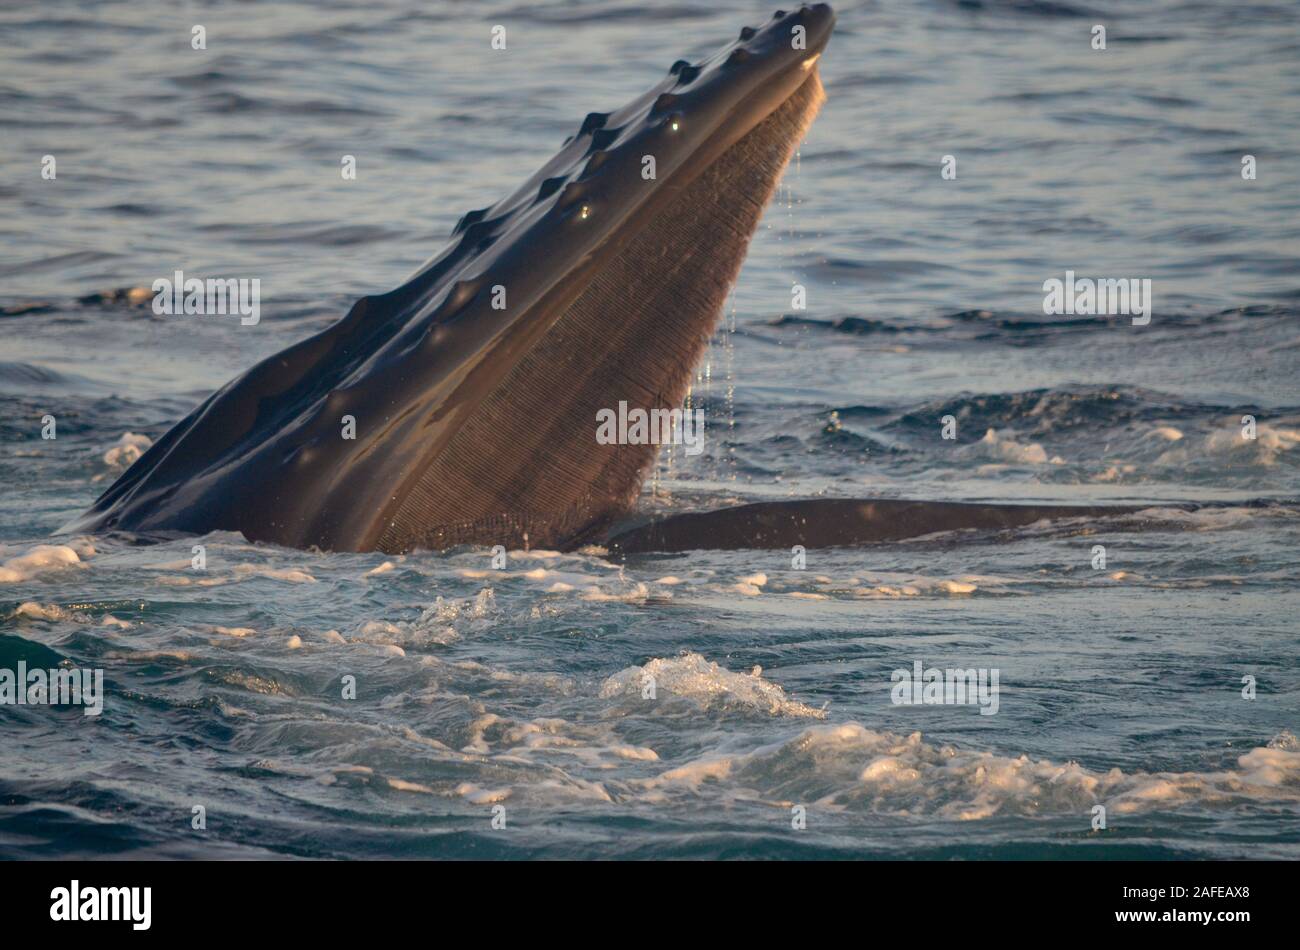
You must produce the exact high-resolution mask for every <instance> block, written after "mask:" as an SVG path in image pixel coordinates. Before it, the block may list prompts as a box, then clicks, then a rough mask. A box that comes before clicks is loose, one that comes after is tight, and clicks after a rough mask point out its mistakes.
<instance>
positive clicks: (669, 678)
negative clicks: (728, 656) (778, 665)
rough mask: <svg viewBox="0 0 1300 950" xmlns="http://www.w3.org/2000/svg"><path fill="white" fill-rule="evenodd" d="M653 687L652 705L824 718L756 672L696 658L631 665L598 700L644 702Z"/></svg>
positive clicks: (606, 684)
mask: <svg viewBox="0 0 1300 950" xmlns="http://www.w3.org/2000/svg"><path fill="white" fill-rule="evenodd" d="M650 682H653V684H654V692H655V697H656V700H658V699H660V698H662V697H663V695H664V694H668V695H671V696H679V697H684V698H687V699H692V700H695V701H697V702H699V703H701V704H702V705H705V706H712V705H714V704H717V705H720V706H722V707H723V708H733V709H742V710H750V711H759V712H764V713H768V714H769V715H773V716H806V717H809V718H813V719H823V718H825V716H826V713H825V711H824V710H820V709H813V708H812V707H811V706H805V705H804V704H803V703H801V702H798V701H796V700H793V699H791V698H790V697H788V696H787V695H786V693H785V690H783V689H782V688H781V687H780V686H778V685H777V684H775V683H772V682H769V681H768V680H766V679H764V678H763V672H762V670H761V669H759V668H758V667H755V668H754V669H753V670H751V671H750V672H749V673H733V672H732V671H731V670H728V669H725V668H724V667H721V666H719V665H718V664H717V663H714V662H711V661H710V660H706V659H705V658H704V657H702V656H700V654H698V653H685V654H683V655H682V656H679V657H674V658H672V659H654V660H651V661H650V662H649V663H646V664H645V665H644V666H629V667H627V668H626V669H624V670H621V671H620V672H618V673H615V674H614V675H613V676H611V677H609V678H608V679H607V680H605V682H604V683H603V684H602V685H601V687H600V696H601V698H602V699H616V698H617V699H632V700H633V701H635V702H653V701H656V700H648V699H642V696H643V695H644V693H645V689H646V684H647V683H650Z"/></svg>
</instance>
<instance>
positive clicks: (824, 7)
mask: <svg viewBox="0 0 1300 950" xmlns="http://www.w3.org/2000/svg"><path fill="white" fill-rule="evenodd" d="M786 18H788V20H787V22H790V21H793V22H796V23H799V24H800V25H802V26H803V27H804V29H805V30H807V33H808V49H809V50H811V51H813V52H820V50H821V48H822V47H823V46H825V45H826V41H827V40H828V39H830V35H831V30H833V29H834V28H835V11H834V10H833V9H832V8H831V5H830V4H829V3H812V4H808V3H805V4H804V5H803V6H801V7H799V8H798V9H797V10H795V11H794V12H792V13H789V14H787V13H784V12H783V11H777V15H776V17H775V19H780V20H786Z"/></svg>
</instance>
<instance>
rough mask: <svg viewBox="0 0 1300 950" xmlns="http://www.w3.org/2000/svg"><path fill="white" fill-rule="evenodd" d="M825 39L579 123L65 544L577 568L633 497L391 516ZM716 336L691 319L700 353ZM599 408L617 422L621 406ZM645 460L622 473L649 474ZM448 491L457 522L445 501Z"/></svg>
mask: <svg viewBox="0 0 1300 950" xmlns="http://www.w3.org/2000/svg"><path fill="white" fill-rule="evenodd" d="M833 22H834V17H833V14H832V13H831V11H830V8H829V7H827V6H825V5H818V6H816V7H812V8H809V7H804V8H802V9H800V10H798V11H796V12H793V13H789V14H787V13H784V12H778V13H777V14H776V15H775V16H774V17H773V18H772V20H771V21H770V22H769V23H768V24H767V25H766V26H764V27H763V28H761V29H757V30H755V29H750V28H746V29H745V30H743V31H742V32H741V35H740V38H739V39H737V40H736V41H735V42H733V43H731V44H729V45H728V46H726V47H724V48H723V49H722V50H720V51H719V52H718V53H716V54H715V55H714V56H712V57H710V58H709V59H708V60H706V61H704V62H702V63H700V64H698V65H691V64H688V63H686V62H683V61H679V62H677V63H675V64H674V65H673V67H672V69H671V70H670V71H669V75H668V77H667V78H665V79H664V80H663V81H661V82H660V83H659V84H658V85H657V86H655V87H654V88H653V89H651V90H650V91H648V92H647V93H645V94H644V95H642V96H641V97H639V98H638V99H636V100H634V101H633V102H632V103H630V104H628V105H627V106H625V107H623V108H622V109H619V110H617V111H616V112H613V113H592V114H590V115H588V116H587V118H586V119H585V120H584V121H583V123H582V126H581V128H580V129H579V131H578V132H577V134H576V135H575V136H573V137H572V138H571V139H569V140H568V141H567V142H566V143H565V145H564V147H563V148H562V149H561V151H560V152H559V153H558V154H557V155H556V156H555V157H554V158H552V159H551V160H550V161H549V162H548V163H547V164H546V165H545V166H544V167H543V168H542V169H541V170H540V171H539V172H538V173H537V174H535V175H534V176H533V177H532V178H530V179H529V180H528V181H527V182H526V183H525V184H524V185H523V186H522V187H521V188H520V189H518V190H517V191H516V192H515V193H514V194H513V195H511V196H510V197H509V198H506V199H505V200H503V201H501V202H498V203H497V204H495V205H493V206H491V207H489V208H485V209H482V210H479V211H471V212H470V213H468V214H466V215H465V216H464V217H463V218H462V219H461V221H460V223H459V224H458V225H457V227H456V229H455V231H454V233H453V243H452V245H451V246H450V247H449V248H447V250H445V251H444V252H443V253H442V254H440V255H439V256H437V257H435V258H434V259H432V260H431V261H429V262H428V263H427V264H426V265H424V266H423V267H422V268H421V269H420V270H419V271H418V272H417V273H416V274H415V275H414V276H413V277H412V278H411V279H410V280H408V281H407V282H406V283H405V284H403V285H402V286H401V287H398V288H397V289H396V290H394V291H392V292H390V293H387V294H383V295H378V296H371V297H365V298H363V299H361V300H360V301H358V302H357V303H356V305H354V306H353V308H352V309H351V311H350V312H349V313H348V314H347V316H345V317H344V318H343V319H342V320H340V321H339V322H338V323H337V324H335V325H334V326H332V327H330V328H329V329H328V330H326V331H324V332H323V333H320V334H318V335H317V336H315V337H312V338H310V339H307V340H304V341H303V342H301V343H298V344H296V345H294V346H292V347H290V348H289V349H287V350H284V351H282V352H281V353H278V354H276V355H274V356H272V357H270V358H268V359H266V360H264V361H263V362H262V363H260V364H258V365H257V366H255V367H254V368H253V369H251V370H250V371H249V372H247V373H246V374H244V375H243V376H241V377H239V378H237V379H235V380H234V381H232V382H231V383H229V384H228V385H227V386H226V387H224V388H223V389H221V390H220V391H218V392H217V393H216V394H214V395H213V396H212V397H210V398H209V399H208V400H207V401H206V402H205V403H204V404H203V405H201V406H200V407H199V408H198V409H196V410H195V411H194V412H193V413H192V414H191V415H190V416H189V417H187V418H186V419H185V420H183V421H182V422H180V423H179V424H178V425H176V426H175V427H173V429H172V430H171V431H169V432H168V433H167V434H166V435H165V436H164V437H163V438H162V439H160V440H159V442H158V443H157V444H156V445H154V446H153V447H152V448H151V449H150V450H149V451H148V452H147V453H146V454H145V455H144V456H143V457H142V458H141V459H140V460H139V461H137V463H136V464H135V465H134V466H133V467H132V468H131V469H130V470H129V471H128V472H126V473H125V474H124V475H123V476H122V477H121V478H120V479H119V480H118V481H117V482H116V483H115V484H114V485H113V486H112V487H111V488H110V489H109V490H108V491H107V492H106V493H105V494H104V495H103V496H102V497H101V498H100V499H99V500H98V501H97V502H96V504H95V505H94V506H93V507H92V508H91V510H90V511H88V512H87V513H86V514H85V515H83V516H82V517H81V518H80V519H79V520H77V521H76V522H74V523H73V524H71V525H69V526H67V528H65V530H76V531H105V530H119V531H128V532H133V533H136V534H141V535H146V536H147V535H157V534H174V533H178V532H179V533H195V534H197V533H205V532H207V531H211V530H214V529H227V530H237V531H241V532H242V533H243V534H244V535H245V536H246V537H248V538H250V539H251V540H265V541H271V542H276V543H280V544H285V545H290V546H295V547H310V546H316V547H319V548H322V549H326V550H371V549H376V548H378V549H382V550H404V549H407V548H409V547H413V546H423V547H438V546H446V545H447V544H451V543H460V542H465V541H469V542H474V543H506V544H512V545H518V544H528V543H529V542H530V541H531V542H532V543H534V544H539V545H544V546H552V547H573V546H576V545H578V544H580V543H582V542H585V541H592V540H594V541H600V540H604V539H605V531H606V528H607V527H608V526H609V525H611V524H613V523H614V522H615V519H616V518H617V517H618V516H619V515H621V514H623V513H625V512H626V510H627V509H628V508H629V507H630V506H631V504H632V503H633V501H634V499H635V496H636V489H637V488H639V477H633V478H623V479H622V481H617V482H615V487H614V488H613V489H611V488H610V486H609V485H608V484H597V485H596V486H595V487H594V488H593V493H594V494H595V495H596V496H598V497H595V498H591V499H584V501H583V502H582V503H580V504H579V505H577V506H576V507H575V508H574V509H573V510H569V511H566V512H565V513H564V514H563V516H562V517H561V518H560V519H558V520H552V521H551V522H549V523H541V522H539V521H538V520H537V519H535V518H532V519H530V518H528V517H525V516H524V515H523V514H521V513H520V512H517V511H510V510H506V511H502V512H499V513H497V512H493V511H486V512H485V511H482V510H478V511H475V512H473V515H474V517H472V518H470V519H468V520H467V523H466V524H465V525H460V526H456V527H457V528H458V530H454V531H447V530H440V531H438V532H434V533H431V534H421V533H420V531H419V526H418V525H417V526H416V527H415V529H414V530H411V529H410V527H409V526H402V527H403V531H401V532H394V530H393V528H394V525H396V524H397V522H398V521H399V520H400V519H402V518H403V517H409V515H407V514H406V508H404V507H403V502H404V500H405V499H406V498H407V497H409V495H410V494H411V492H412V485H413V484H414V483H415V482H416V480H417V479H418V477H419V475H420V474H421V472H422V471H425V470H426V469H428V467H429V464H430V462H429V460H430V459H431V458H432V457H434V456H436V455H437V453H438V451H439V450H440V449H439V447H440V446H444V447H445V446H446V445H447V444H449V442H450V440H451V439H452V436H453V434H454V433H455V432H456V430H457V429H459V428H463V427H466V419H467V418H469V417H471V416H472V415H473V413H474V412H475V411H477V409H478V408H479V407H480V406H481V404H483V403H484V402H486V401H487V400H486V398H485V393H486V392H487V391H488V390H489V389H490V387H491V386H492V385H493V384H495V383H498V382H499V381H500V380H502V379H503V378H504V377H505V376H506V374H507V372H508V371H509V370H510V369H511V368H512V367H517V366H518V364H519V363H520V362H521V360H522V359H523V356H522V354H525V353H527V352H528V351H529V349H530V348H532V347H535V346H536V345H537V341H538V340H539V339H540V338H541V335H542V334H543V333H545V332H546V331H547V329H548V328H550V327H552V326H554V325H555V323H556V321H557V320H558V319H559V318H560V317H561V316H562V315H564V313H565V310H566V307H568V306H569V305H571V304H572V303H573V301H574V300H575V298H576V297H577V295H578V293H579V292H580V291H581V289H582V288H583V287H585V286H587V284H588V283H590V282H592V281H593V280H594V276H593V275H595V274H596V273H597V272H598V271H599V269H600V267H601V266H602V265H603V264H605V263H606V262H608V261H610V260H612V259H614V257H615V255H616V254H617V253H618V252H619V250H620V249H621V248H624V247H626V246H627V245H628V243H629V241H630V240H631V239H632V237H633V236H634V235H635V234H636V232H637V231H638V230H639V229H640V228H641V227H643V226H644V225H645V223H646V221H647V220H649V219H650V218H651V217H652V216H653V215H654V214H655V213H656V212H657V211H658V210H659V209H663V208H665V207H666V206H667V205H668V203H669V202H671V200H672V198H673V197H674V195H675V194H680V193H684V192H685V189H686V188H687V187H688V186H689V184H690V183H691V181H692V180H694V179H695V177H696V176H697V175H698V173H699V170H700V169H703V168H707V167H708V166H709V165H710V164H711V163H713V162H714V161H715V160H717V159H718V158H719V156H721V155H723V154H724V153H725V152H726V151H727V150H728V149H729V148H731V147H732V146H733V145H735V144H736V143H737V142H739V141H741V140H742V138H743V137H744V136H745V135H746V134H747V133H749V132H750V131H751V130H752V129H754V128H755V127H756V126H757V125H758V124H759V123H760V122H762V121H763V120H764V119H765V118H766V117H768V116H770V115H772V114H773V113H775V112H776V111H777V110H778V109H779V108H780V107H782V104H783V103H786V102H787V100H790V99H792V98H793V97H794V94H795V93H796V90H799V89H801V88H802V87H803V86H804V85H805V84H806V83H807V82H808V80H809V77H810V75H812V74H813V72H814V69H815V64H816V60H817V57H818V56H820V53H821V51H822V49H823V48H824V46H825V44H826V42H827V40H828V38H829V36H830V32H831V28H832V25H833ZM797 26H802V27H804V29H805V30H806V34H807V35H806V40H807V41H806V44H805V48H804V49H801V50H799V49H795V48H794V47H793V46H792V44H791V42H790V38H791V34H792V30H793V29H794V28H795V27H797ZM645 154H654V155H655V157H656V161H657V176H656V178H655V179H654V180H653V181H647V180H646V179H645V178H643V176H642V174H641V170H642V159H643V156H644V155H645ZM742 256H743V255H742ZM498 285H500V286H502V287H505V288H506V289H507V306H506V308H505V309H504V310H498V309H494V308H493V307H492V298H493V288H494V287H496V286H498ZM715 317H716V312H706V313H703V314H702V316H701V321H700V323H699V330H700V331H701V334H702V335H700V339H703V337H704V336H707V333H708V332H709V331H711V329H712V325H713V322H714V319H715ZM688 352H689V351H688ZM580 355H581V354H579V356H580ZM686 358H688V359H689V356H687V357H686ZM691 362H692V363H693V359H692V360H691ZM679 370H680V367H679ZM680 375H681V376H682V378H685V376H684V374H680ZM679 382H680V380H679ZM665 386H666V388H667V389H668V390H669V392H670V396H669V398H667V399H666V400H663V401H666V402H667V403H668V404H675V402H676V400H675V399H674V398H672V396H671V392H672V386H671V385H669V384H665ZM606 395H609V398H608V400H607V403H608V404H612V403H614V402H615V401H616V397H615V396H613V395H610V394H606ZM660 396H661V397H662V396H663V393H661V394H660ZM592 408H595V407H592ZM542 411H544V410H542ZM349 416H350V417H352V419H354V420H355V430H356V438H355V439H351V440H348V439H344V438H342V435H341V433H342V422H343V420H344V418H345V417H349ZM508 450H509V447H507V448H506V451H508ZM594 450H595V447H594V446H592V447H591V449H590V451H594ZM650 457H651V456H650V454H649V453H645V454H643V455H641V456H638V457H636V459H634V463H633V464H631V465H626V464H625V465H624V467H625V468H626V469H629V470H630V471H632V472H633V473H635V471H637V470H640V471H643V470H644V467H645V464H646V463H647V462H648V460H649V458H650ZM538 477H539V478H540V477H545V476H541V475H539V476H538ZM549 477H557V476H555V475H551V476H549ZM439 487H440V486H435V491H436V490H438V488H439ZM426 490H427V487H426ZM446 492H447V494H448V496H449V497H448V498H446V499H444V500H445V501H446V502H448V504H449V506H451V507H453V508H454V506H455V503H456V499H455V497H454V490H453V489H451V488H447V489H446ZM510 504H511V503H510V502H509V501H507V500H502V502H501V506H502V507H503V508H507V509H508V508H509V507H510ZM417 508H418V506H417ZM1126 510H1130V509H1112V510H1109V511H1108V510H1105V509H1091V508H1090V509H1069V508H1061V507H1053V508H1044V507H1033V506H1008V505H1000V506H981V505H960V504H950V503H928V502H899V501H879V502H864V501H847V500H846V501H830V500H813V501H806V502H783V503H766V504H757V505H746V506H740V507H737V508H734V509H728V510H725V511H720V512H712V513H702V514H695V515H683V516H676V517H673V518H668V519H666V520H663V521H659V522H654V523H651V524H648V525H643V526H640V527H638V528H634V529H631V530H628V531H623V532H616V533H615V536H614V537H612V538H611V539H610V540H609V545H610V548H611V550H613V551H617V552H622V553H633V552H636V551H644V550H686V549H690V548H701V547H721V548H737V547H790V546H793V545H795V544H803V545H805V546H808V547H821V546H831V545H841V544H858V543H863V542H874V541H886V540H894V539H897V538H901V537H912V536H917V535H922V534H928V533H932V532H934V531H939V530H950V529H957V528H968V527H969V528H997V527H1009V526H1013V525H1024V524H1029V523H1031V522H1033V521H1037V520H1040V519H1042V518H1060V517H1070V516H1083V515H1097V514H1105V513H1117V512H1120V511H1126ZM418 513H419V512H418V511H417V514H418ZM442 528H443V529H445V528H446V526H445V525H444V526H442ZM530 530H532V531H533V536H532V537H531V538H530V536H529V531H530ZM412 539H414V540H412ZM439 542H442V543H441V544H440V543H439Z"/></svg>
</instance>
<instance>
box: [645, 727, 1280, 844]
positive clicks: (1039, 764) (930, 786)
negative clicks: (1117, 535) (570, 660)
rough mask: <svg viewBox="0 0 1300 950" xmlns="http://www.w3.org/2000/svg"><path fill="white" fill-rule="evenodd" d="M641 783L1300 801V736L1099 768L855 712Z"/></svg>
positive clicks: (802, 790)
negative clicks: (1222, 754) (1201, 766)
mask: <svg viewBox="0 0 1300 950" xmlns="http://www.w3.org/2000/svg"><path fill="white" fill-rule="evenodd" d="M640 785H641V787H642V788H643V789H644V790H645V791H646V792H647V793H648V794H649V795H650V796H651V797H652V798H654V799H658V800H664V799H666V798H672V797H673V796H674V795H678V794H683V793H690V794H699V793H703V792H705V791H707V789H708V788H710V787H711V786H716V787H718V788H720V789H722V790H723V791H724V792H725V794H727V795H729V796H738V797H746V798H751V799H759V800H765V801H771V802H773V803H782V804H788V803H790V802H798V803H803V804H807V805H809V806H811V807H819V808H826V809H834V810H845V811H867V812H873V813H880V814H893V815H911V816H927V815H933V816H937V817H940V818H944V819H949V820H959V821H972V820H979V819H985V818H990V817H993V816H996V815H1011V814H1014V815H1040V814H1071V815H1078V816H1080V820H1081V821H1086V820H1087V818H1088V816H1089V815H1090V809H1091V808H1092V806H1093V805H1098V804H1100V805H1105V806H1106V808H1107V810H1108V811H1109V812H1110V813H1111V814H1112V815H1125V814H1132V813H1135V812H1142V811H1147V810H1150V809H1153V808H1159V809H1161V810H1172V809H1177V808H1181V807H1199V808H1214V807H1231V806H1235V805H1244V804H1248V803H1257V804H1258V803H1268V802H1278V803H1285V804H1287V805H1300V745H1298V744H1297V742H1296V739H1295V737H1294V736H1293V735H1291V734H1290V733H1283V734H1281V735H1279V736H1278V737H1276V738H1275V739H1274V740H1272V741H1271V742H1269V743H1268V745H1266V746H1264V747H1261V748H1257V749H1252V750H1251V751H1249V752H1247V753H1245V754H1244V755H1240V756H1238V757H1237V758H1236V762H1235V767H1228V768H1225V769H1223V770H1220V771H1207V772H1142V771H1135V772H1129V773H1126V772H1123V771H1121V770H1120V769H1110V770H1109V771H1104V772H1103V771H1094V770H1091V769H1087V768H1084V767H1083V766H1081V765H1079V764H1077V763H1075V762H1067V763H1064V764H1060V763H1054V762H1050V761H1047V760H1038V759H1031V758H1030V757H1028V756H1025V755H1021V756H1018V757H1014V758H1012V757H1008V756H1002V755H997V754H994V753H991V752H975V751H969V750H962V749H957V748H954V747H953V746H950V745H934V744H930V743H927V742H925V741H924V740H923V739H922V737H921V734H920V733H919V732H914V733H912V734H910V735H907V736H903V735H898V734H894V733H889V732H877V731H875V730H872V729H868V728H866V727H864V726H862V725H860V724H858V723H855V722H849V723H844V724H842V725H835V726H813V727H810V728H808V729H806V730H804V731H803V732H801V733H800V734H799V735H797V736H795V737H794V738H792V739H788V740H785V741H782V742H776V743H772V744H770V745H765V746H761V747H759V748H757V749H754V750H753V751H751V752H747V753H741V754H735V755H714V756H705V757H702V758H700V759H698V760H696V761H694V762H690V763H687V764H685V765H681V766H678V767H676V768H673V769H669V770H668V771H666V772H664V773H662V774H661V775H659V776H657V777H656V778H653V779H649V780H645V781H642V782H641V783H640Z"/></svg>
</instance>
